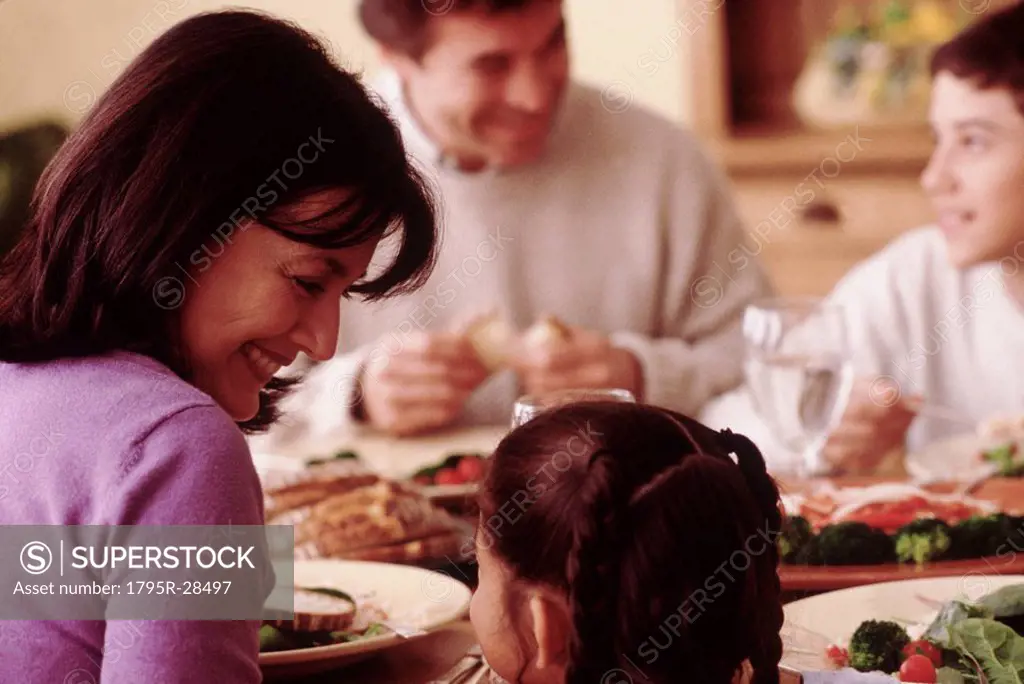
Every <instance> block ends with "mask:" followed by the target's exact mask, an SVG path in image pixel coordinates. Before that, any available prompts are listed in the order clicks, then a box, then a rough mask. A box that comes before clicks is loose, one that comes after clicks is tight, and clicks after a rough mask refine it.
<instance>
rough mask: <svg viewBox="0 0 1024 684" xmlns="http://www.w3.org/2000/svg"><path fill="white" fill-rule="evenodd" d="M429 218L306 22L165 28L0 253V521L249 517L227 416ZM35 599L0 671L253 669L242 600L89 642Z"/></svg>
mask: <svg viewBox="0 0 1024 684" xmlns="http://www.w3.org/2000/svg"><path fill="white" fill-rule="evenodd" d="M385 238H386V239H387V240H388V246H389V250H388V256H389V257H390V259H388V260H385V261H383V262H381V263H379V265H378V262H377V260H374V268H373V269H371V270H372V271H373V272H372V274H369V275H368V274H367V270H368V265H369V264H370V262H371V258H372V257H373V256H374V252H375V251H376V248H377V245H378V243H379V242H380V241H381V240H382V239H385ZM437 239H438V237H437V223H436V205H435V203H434V198H433V196H432V194H431V193H430V192H429V190H428V188H427V186H426V184H425V182H424V180H423V178H422V177H421V176H420V175H419V173H418V172H417V171H416V170H415V169H413V168H412V167H411V166H410V164H409V162H408V159H407V156H406V153H405V149H404V147H403V145H402V142H401V139H400V136H399V133H398V131H397V130H396V128H395V127H394V125H393V124H392V123H391V121H390V120H389V118H388V117H387V116H386V115H385V113H384V112H383V111H382V110H381V109H380V108H379V107H378V106H377V105H376V104H375V103H374V102H373V101H372V100H371V99H370V98H369V97H368V95H367V93H366V91H365V90H364V89H363V87H362V86H361V85H360V83H359V82H358V81H357V80H356V79H355V78H353V77H352V76H351V75H350V74H348V73H346V72H345V71H343V70H342V69H340V68H339V67H338V66H336V65H335V64H334V63H333V61H332V60H331V59H330V57H329V55H328V54H327V52H326V50H325V48H324V47H323V46H322V45H321V44H320V43H318V42H317V41H316V39H314V38H313V37H312V36H310V35H309V34H307V33H306V32H304V31H302V30H300V29H298V28H296V27H295V26H292V25H290V24H287V23H284V22H280V21H277V20H275V19H272V18H270V17H267V16H265V15H262V14H258V13H254V12H241V11H232V12H222V13H213V14H205V15H199V16H197V17H194V18H192V19H189V20H187V21H184V22H182V23H180V24H178V25H176V26H174V27H173V28H171V29H170V30H169V31H168V32H167V33H165V34H164V35H163V36H161V37H160V38H158V39H157V40H156V41H155V42H154V43H153V44H152V45H151V46H149V47H148V48H147V49H146V50H145V51H144V52H142V53H141V54H140V55H139V56H138V57H137V58H136V59H135V60H134V61H133V62H132V64H131V65H130V66H129V67H128V68H127V69H126V70H125V72H124V73H123V74H122V75H121V76H120V77H119V78H118V79H117V80H116V81H115V82H114V83H113V85H112V86H111V87H110V89H109V91H108V92H107V93H106V94H105V95H104V96H103V97H102V98H101V99H100V100H99V101H98V102H97V103H96V106H95V107H94V108H93V109H92V110H91V111H90V112H89V114H88V116H87V117H86V118H85V119H84V121H83V122H82V124H81V126H80V127H79V128H78V130H76V131H75V132H74V133H73V134H72V135H71V137H70V138H69V139H68V141H67V143H66V144H65V145H64V146H63V147H62V148H61V149H60V150H59V152H58V153H57V155H56V157H55V158H54V159H53V161H52V163H51V164H50V165H49V166H48V168H47V169H46V172H45V173H44V175H43V177H42V179H41V180H40V182H39V184H38V186H37V188H36V192H35V195H34V198H33V205H32V216H31V219H30V221H29V223H28V225H27V226H26V229H25V231H24V234H23V235H22V237H21V239H20V241H19V242H18V243H17V244H16V245H15V246H14V248H13V249H12V251H11V252H10V253H9V254H8V255H7V256H6V257H5V258H4V260H3V261H2V262H0V385H2V386H3V388H4V399H3V400H0V434H3V435H4V440H3V442H2V443H0V526H3V525H27V524H39V525H146V526H151V525H215V524H224V525H226V524H231V525H261V524H262V523H263V521H264V518H263V505H262V493H261V489H260V485H259V481H258V479H257V477H256V473H255V469H254V467H253V465H252V461H251V457H250V454H249V451H248V448H247V446H246V443H245V439H244V436H243V432H246V431H248V432H252V431H258V430H261V429H265V428H267V427H268V426H270V425H271V424H272V423H273V422H274V420H275V419H276V418H277V414H278V411H277V409H276V408H275V405H276V403H277V401H278V400H279V399H281V397H282V396H283V394H285V393H286V392H287V389H288V387H289V386H291V385H292V384H294V383H295V382H296V380H295V379H291V380H288V381H285V380H284V379H280V378H277V377H275V375H276V374H277V372H278V371H279V370H280V369H281V368H282V367H283V366H286V365H288V364H290V363H291V362H292V361H293V360H294V359H295V358H296V356H297V355H298V354H300V353H303V354H306V355H308V356H310V357H312V358H314V359H324V358H328V357H330V356H331V355H332V354H333V353H334V350H335V346H336V343H337V335H338V307H339V299H340V298H341V297H343V296H350V295H362V296H363V297H365V298H366V299H369V300H374V299H379V298H383V297H388V296H392V295H395V294H399V293H402V292H406V291H409V290H411V289H414V288H416V287H418V286H419V285H420V284H421V283H422V281H423V280H424V278H425V277H426V276H427V275H428V274H429V272H430V270H431V268H432V265H433V262H434V258H435V252H436V248H437ZM392 243H394V244H393V246H394V249H390V247H392ZM54 434H56V435H59V436H60V439H59V440H58V441H56V442H53V443H51V447H52V448H47V449H44V450H43V451H42V452H38V450H34V449H33V448H32V445H35V444H38V443H39V442H40V437H41V436H42V435H54ZM30 452H31V453H30ZM29 456H31V457H29ZM263 570H264V575H263V576H264V580H265V581H264V582H263V583H262V584H261V583H259V582H256V583H247V584H256V585H258V586H254V587H247V588H246V589H245V590H246V591H256V592H262V593H261V594H260V603H262V598H264V597H265V596H266V595H267V594H268V593H269V591H270V582H271V581H272V580H273V572H272V570H270V569H269V568H263ZM46 579H47V578H46V577H45V576H44V577H40V578H39V580H40V581H44V580H46ZM139 579H146V578H139ZM62 605H65V604H62ZM44 608H45V611H40V613H41V614H40V615H24V616H22V617H23V618H24V619H25V620H26V621H24V622H19V623H15V624H16V626H15V627H10V628H5V638H4V639H0V661H2V662H3V663H4V666H3V671H4V679H5V681H6V680H7V679H10V680H11V681H33V682H34V681H70V680H68V679H67V677H70V676H71V675H74V674H76V673H78V674H80V673H82V672H84V673H86V674H84V675H83V674H80V676H79V678H78V679H76V681H85V678H86V675H88V677H89V678H90V679H89V681H104V682H107V681H109V682H115V681H117V682H127V681H143V680H145V681H160V682H183V681H189V682H204V681H209V682H213V681H216V682H249V681H252V682H256V681H259V678H260V675H259V669H258V667H257V657H258V648H259V643H258V638H257V632H258V627H259V624H258V622H256V621H229V622H211V621H209V620H206V621H197V622H172V621H167V620H162V621H154V622H151V623H142V624H143V627H142V632H143V635H142V638H140V639H139V640H138V643H136V644H134V645H133V646H132V648H131V649H124V650H123V652H121V651H118V653H117V657H116V658H105V657H104V653H109V652H110V651H109V650H108V649H109V648H110V645H109V644H108V643H106V642H107V641H108V640H109V638H110V635H111V634H113V633H114V632H115V631H116V630H115V629H114V626H116V623H112V622H108V623H107V624H106V625H105V624H104V623H103V622H102V621H77V622H52V621H46V622H43V621H39V622H32V621H31V620H33V619H37V620H38V619H42V618H43V617H45V618H47V619H50V620H52V619H53V618H55V617H56V618H59V617H61V616H60V615H58V614H56V613H55V611H56V610H57V607H56V605H50V606H45V607H44ZM68 617H70V618H74V619H75V620H80V619H81V615H73V616H68ZM98 617H102V615H100V616H98ZM153 617H154V618H155V617H157V616H153ZM11 630H13V633H14V636H13V637H11V636H10V635H11V634H12V632H11ZM9 637H10V638H9ZM11 644H17V648H16V649H15V648H11ZM186 653H187V654H188V655H187V657H185V656H183V655H182V654H186ZM44 654H47V655H44ZM52 654H59V655H58V656H56V657H54V656H53V655H52Z"/></svg>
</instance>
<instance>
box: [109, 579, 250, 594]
mask: <svg viewBox="0 0 1024 684" xmlns="http://www.w3.org/2000/svg"><path fill="white" fill-rule="evenodd" d="M127 587H128V591H127V593H128V594H158V595H160V594H163V595H167V596H194V595H198V594H226V593H228V590H229V589H231V581H230V580H224V581H223V582H220V581H218V582H198V581H196V582H172V581H169V580H157V581H143V580H135V581H133V582H129V583H128V584H127Z"/></svg>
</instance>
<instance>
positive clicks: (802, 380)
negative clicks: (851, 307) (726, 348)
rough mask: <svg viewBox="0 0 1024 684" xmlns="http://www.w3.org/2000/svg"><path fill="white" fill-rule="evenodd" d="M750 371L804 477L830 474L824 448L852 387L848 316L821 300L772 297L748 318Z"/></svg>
mask: <svg viewBox="0 0 1024 684" xmlns="http://www.w3.org/2000/svg"><path fill="white" fill-rule="evenodd" d="M743 337H744V340H745V342H746V350H745V358H744V371H745V375H746V380H747V385H748V387H749V388H750V394H751V400H752V401H753V404H754V408H755V410H756V411H757V413H758V414H759V415H760V417H761V419H762V420H764V422H765V423H766V424H767V426H768V428H769V429H770V430H771V431H772V432H773V433H774V435H775V437H776V438H777V439H778V440H779V441H780V442H782V443H783V444H784V445H785V446H786V447H788V448H789V449H790V450H792V452H793V453H794V454H795V455H796V456H797V462H796V464H795V466H796V467H795V470H796V472H795V473H794V474H795V475H796V476H797V477H813V476H818V475H826V474H828V473H829V472H830V471H831V467H830V466H829V464H828V463H826V462H825V460H824V458H823V457H822V453H821V452H822V447H823V446H824V444H825V440H826V439H828V435H829V433H830V432H831V431H832V429H833V428H834V427H835V426H836V423H837V422H838V421H839V419H840V418H841V417H842V414H843V411H844V410H845V409H846V402H847V400H848V399H849V394H850V388H851V387H852V384H853V363H852V359H851V354H850V349H849V342H848V332H847V329H846V321H845V319H844V317H843V314H842V311H841V310H840V309H839V308H837V307H836V306H833V305H830V304H827V303H825V302H824V301H823V300H821V299H817V298H811V297H806V298H803V297H801V298H785V297H780V298H769V299H763V300H760V301H757V302H754V303H753V304H751V305H750V306H749V307H747V310H746V311H745V312H744V315H743Z"/></svg>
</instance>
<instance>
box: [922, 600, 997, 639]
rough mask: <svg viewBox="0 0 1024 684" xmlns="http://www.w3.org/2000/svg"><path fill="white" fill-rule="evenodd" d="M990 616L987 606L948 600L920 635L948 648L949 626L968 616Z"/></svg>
mask: <svg viewBox="0 0 1024 684" xmlns="http://www.w3.org/2000/svg"><path fill="white" fill-rule="evenodd" d="M978 617H992V612H991V611H990V610H988V609H987V608H984V607H980V606H974V605H971V604H969V603H964V602H963V601H950V602H949V603H947V604H946V605H944V606H943V607H942V610H940V611H939V614H938V615H936V616H935V619H934V620H932V623H931V624H930V625H928V628H927V629H926V630H925V631H924V634H922V635H921V638H922V639H927V640H928V641H931V642H933V643H935V644H937V645H939V646H941V647H943V648H950V636H949V628H950V627H951V626H953V625H955V624H958V623H960V622H963V621H964V620H967V619H969V618H978Z"/></svg>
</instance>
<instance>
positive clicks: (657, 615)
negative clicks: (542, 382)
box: [478, 402, 783, 684]
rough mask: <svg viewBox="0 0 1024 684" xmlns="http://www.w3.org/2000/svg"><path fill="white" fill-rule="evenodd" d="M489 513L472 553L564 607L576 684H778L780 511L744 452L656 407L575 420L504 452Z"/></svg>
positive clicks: (548, 427)
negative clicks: (561, 599) (750, 673)
mask: <svg viewBox="0 0 1024 684" xmlns="http://www.w3.org/2000/svg"><path fill="white" fill-rule="evenodd" d="M729 454H735V456H736V460H735V461H734V460H733V459H732V458H731V457H730V456H729ZM480 508H481V516H482V518H481V525H480V528H479V532H478V535H480V538H479V539H478V543H479V544H481V545H482V546H483V547H484V548H485V549H490V550H491V551H492V552H493V553H494V554H495V555H496V556H497V557H498V558H499V559H500V560H501V561H502V562H503V563H505V564H506V565H507V566H508V567H509V568H510V569H511V571H512V572H513V573H514V575H515V576H516V578H517V580H521V581H526V582H536V583H542V584H546V585H548V586H553V587H556V588H559V589H561V590H562V591H564V592H565V594H566V596H567V597H568V599H569V605H570V607H571V610H572V630H573V633H572V636H571V640H570V644H569V664H568V668H567V670H566V679H565V681H566V684H592V683H593V682H599V681H604V679H602V677H606V675H607V673H608V672H609V671H612V670H616V669H619V670H624V671H626V672H630V673H632V674H631V676H633V678H634V679H635V680H636V681H640V680H641V679H644V680H645V681H651V682H655V683H656V684H663V683H667V682H701V684H728V683H729V682H730V681H731V680H732V678H733V676H734V675H735V674H736V672H737V671H738V670H739V668H740V667H741V665H742V663H744V661H747V660H749V662H750V664H751V665H752V666H753V669H754V679H753V681H754V682H755V684H777V683H778V681H779V671H778V665H779V661H780V659H781V657H782V640H781V637H780V635H779V633H780V630H781V629H782V624H783V612H782V602H781V598H780V585H779V577H778V572H777V568H778V552H777V550H776V545H775V540H776V539H777V537H778V534H779V533H780V531H781V526H782V513H781V503H780V499H779V490H778V488H777V486H776V485H775V483H774V481H773V480H772V479H771V477H769V475H768V473H767V471H766V469H765V462H764V458H763V457H762V456H761V453H760V452H759V451H758V449H757V447H756V446H755V445H754V444H753V443H752V442H751V441H750V440H749V439H747V438H746V437H743V436H742V435H739V434H734V433H731V432H728V431H723V432H715V431H712V430H711V429H709V428H707V427H705V426H704V425H702V424H700V423H698V422H696V421H694V420H692V419H690V418H687V417H686V416H683V415H680V414H678V413H674V412H672V411H668V410H662V409H659V408H655V407H652V406H644V405H639V404H624V403H618V402H612V403H608V402H593V403H580V404H574V405H569V406H565V407H562V408H559V409H556V410H552V411H550V412H547V413H544V414H541V415H539V416H537V417H536V418H534V419H532V420H530V421H529V422H527V423H525V424H524V425H522V426H521V427H519V428H517V429H516V430H514V431H512V432H511V433H510V434H509V435H508V436H507V437H505V439H503V440H502V441H501V443H500V444H499V445H498V447H497V449H496V451H495V453H494V456H493V459H492V461H491V464H490V467H489V470H488V473H487V475H486V477H485V481H484V484H483V487H482V490H481V495H480ZM634 666H635V667H636V669H639V670H640V671H641V672H640V673H636V670H635V669H634ZM641 675H642V676H641Z"/></svg>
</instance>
